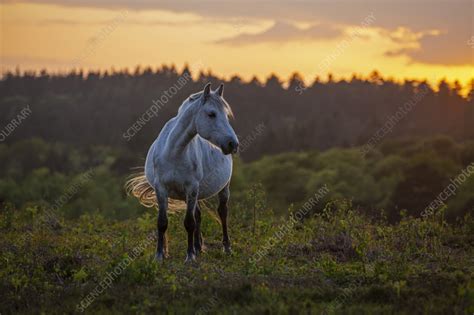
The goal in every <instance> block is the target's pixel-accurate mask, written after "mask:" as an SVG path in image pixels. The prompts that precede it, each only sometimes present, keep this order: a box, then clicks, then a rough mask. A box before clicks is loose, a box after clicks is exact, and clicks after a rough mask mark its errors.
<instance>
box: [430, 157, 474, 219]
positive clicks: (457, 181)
mask: <svg viewBox="0 0 474 315" xmlns="http://www.w3.org/2000/svg"><path fill="white" fill-rule="evenodd" d="M472 174H474V162H472V163H471V164H469V165H468V166H467V167H466V168H464V169H463V170H462V171H461V173H459V174H458V175H457V176H456V177H455V178H454V179H451V180H450V183H449V184H448V186H446V188H444V190H443V191H442V192H440V193H439V194H438V195H437V196H436V198H435V199H434V200H433V201H432V202H431V203H430V204H429V205H428V206H427V207H426V208H425V209H424V210H423V212H422V213H421V216H422V217H423V218H425V219H426V218H428V217H429V216H432V215H433V214H434V212H435V211H436V210H437V209H439V208H441V207H443V206H445V205H446V203H445V201H446V200H448V199H449V198H450V197H452V196H454V195H456V193H457V191H458V189H459V187H460V186H461V185H462V184H463V183H464V182H465V181H466V180H467V179H468V178H469V177H470V176H471V175H472Z"/></svg>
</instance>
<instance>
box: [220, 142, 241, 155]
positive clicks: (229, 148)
mask: <svg viewBox="0 0 474 315" xmlns="http://www.w3.org/2000/svg"><path fill="white" fill-rule="evenodd" d="M221 150H222V152H223V153H224V154H225V155H227V154H235V153H237V151H238V150H239V142H238V141H235V140H233V139H232V140H229V141H228V142H227V143H226V145H223V146H222V147H221Z"/></svg>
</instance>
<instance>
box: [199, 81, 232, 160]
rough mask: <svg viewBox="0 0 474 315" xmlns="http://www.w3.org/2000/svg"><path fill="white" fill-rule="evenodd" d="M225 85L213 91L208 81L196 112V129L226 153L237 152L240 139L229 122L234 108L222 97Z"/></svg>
mask: <svg viewBox="0 0 474 315" xmlns="http://www.w3.org/2000/svg"><path fill="white" fill-rule="evenodd" d="M223 93H224V85H223V84H221V85H220V86H219V88H218V89H217V90H215V91H211V84H210V83H208V84H207V85H206V87H205V88H204V91H203V92H202V94H201V97H200V100H199V101H200V105H199V109H198V111H197V113H196V114H195V124H196V130H197V133H198V134H199V136H201V137H202V138H204V139H206V140H208V141H209V142H211V143H212V144H214V145H216V146H218V147H219V148H221V150H222V152H223V153H224V154H231V153H236V152H237V148H238V146H239V140H238V139H237V136H236V135H235V132H234V129H232V127H231V125H230V123H229V117H232V110H231V109H230V106H229V104H227V102H226V101H225V100H224V98H223V97H222V95H223Z"/></svg>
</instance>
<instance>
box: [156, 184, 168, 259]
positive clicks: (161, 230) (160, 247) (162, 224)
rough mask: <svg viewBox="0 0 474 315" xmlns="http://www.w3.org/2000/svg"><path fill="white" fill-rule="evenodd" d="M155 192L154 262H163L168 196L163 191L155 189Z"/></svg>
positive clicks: (165, 247) (165, 245) (165, 246)
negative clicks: (155, 243)
mask: <svg viewBox="0 0 474 315" xmlns="http://www.w3.org/2000/svg"><path fill="white" fill-rule="evenodd" d="M155 192H156V199H157V201H158V220H157V222H156V226H157V230H158V242H157V245H156V260H157V261H163V259H164V258H165V255H166V252H167V244H166V229H167V228H168V214H167V211H168V196H167V195H166V192H165V191H164V189H159V188H155Z"/></svg>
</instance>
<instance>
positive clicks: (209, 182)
mask: <svg viewBox="0 0 474 315" xmlns="http://www.w3.org/2000/svg"><path fill="white" fill-rule="evenodd" d="M231 176H232V158H229V159H228V160H226V161H224V162H221V163H218V164H214V167H209V168H208V169H207V170H205V172H204V176H203V178H202V180H201V181H200V182H199V199H206V198H209V197H212V196H214V195H215V194H217V193H218V192H220V191H221V190H222V189H223V188H224V187H225V186H226V185H227V184H228V183H229V181H230V178H231Z"/></svg>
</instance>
